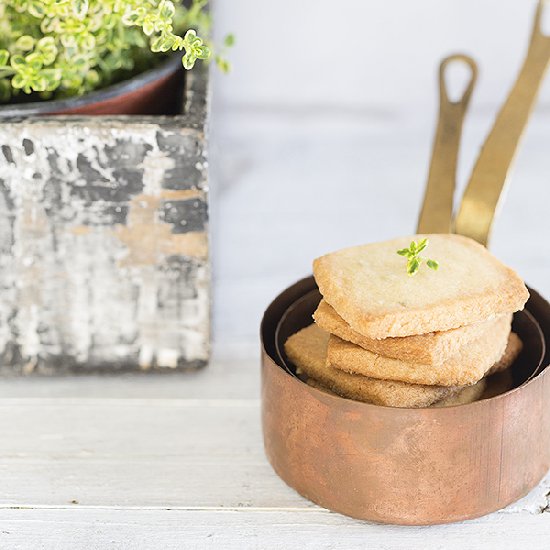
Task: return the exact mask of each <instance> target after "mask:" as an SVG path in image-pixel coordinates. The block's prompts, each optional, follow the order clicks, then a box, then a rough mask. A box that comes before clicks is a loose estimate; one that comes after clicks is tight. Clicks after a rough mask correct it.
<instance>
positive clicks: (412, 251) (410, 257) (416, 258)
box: [397, 238, 439, 275]
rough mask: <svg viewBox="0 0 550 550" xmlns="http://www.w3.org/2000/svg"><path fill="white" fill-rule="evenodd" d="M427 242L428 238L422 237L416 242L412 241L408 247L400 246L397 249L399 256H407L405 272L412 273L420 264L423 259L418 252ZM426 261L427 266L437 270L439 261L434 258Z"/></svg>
mask: <svg viewBox="0 0 550 550" xmlns="http://www.w3.org/2000/svg"><path fill="white" fill-rule="evenodd" d="M428 244H429V241H428V238H424V239H421V240H420V241H419V242H418V243H417V242H416V241H412V242H411V244H410V246H409V248H401V249H400V250H398V251H397V254H399V256H405V257H406V258H407V273H408V274H409V275H414V274H415V273H416V272H417V271H418V269H419V268H420V265H421V264H422V262H423V261H424V258H423V257H422V256H420V252H422V251H423V250H424V249H425V248H426V247H427V246H428ZM426 263H427V265H428V267H429V268H430V269H433V270H434V271H437V269H438V268H439V263H438V262H437V261H436V260H428V261H427V262H426Z"/></svg>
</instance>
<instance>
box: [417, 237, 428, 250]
mask: <svg viewBox="0 0 550 550" xmlns="http://www.w3.org/2000/svg"><path fill="white" fill-rule="evenodd" d="M427 246H428V239H427V238H426V239H422V240H421V241H420V242H419V243H418V244H417V246H416V252H417V253H420V252H422V251H423V250H424V249H425V248H426V247H427Z"/></svg>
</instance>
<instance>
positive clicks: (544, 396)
mask: <svg viewBox="0 0 550 550" xmlns="http://www.w3.org/2000/svg"><path fill="white" fill-rule="evenodd" d="M314 289H315V282H314V281H313V279H312V278H308V279H303V280H302V281H300V282H298V283H296V284H295V285H293V286H292V287H290V288H289V289H287V290H286V291H285V292H283V293H282V294H281V295H280V296H279V297H278V298H276V299H275V301H274V302H273V303H272V304H271V305H270V307H269V308H268V310H267V311H266V313H265V316H264V320H263V322H262V328H261V333H262V342H263V349H262V425H263V432H264V444H265V450H266V454H267V456H268V458H269V460H270V462H271V464H272V465H273V468H274V469H275V471H276V472H277V473H278V474H279V476H280V477H281V478H282V479H283V480H285V481H286V483H287V484H288V485H290V486H291V487H293V488H294V489H296V490H297V491H298V492H299V493H300V494H302V495H303V496H305V497H306V498H309V499H310V500H312V501H314V502H316V503H318V504H320V505H321V506H324V507H326V508H329V509H331V510H335V511H338V512H341V513H344V514H347V515H349V516H352V517H356V518H361V519H368V520H374V521H380V522H386V523H399V524H409V525H424V524H435V523H445V522H451V521H457V520H461V519H467V518H474V517H478V516H481V515H484V514H486V513H489V512H491V511H494V510H497V509H499V508H502V507H503V506H506V505H507V504H509V503H511V502H513V501H515V500H517V499H518V498H520V497H522V496H523V495H525V494H526V493H527V492H528V491H529V490H530V489H532V488H533V487H534V486H535V485H536V484H537V483H538V481H539V480H540V479H541V478H542V477H543V476H544V474H545V473H546V472H547V471H548V469H549V467H550V408H549V407H548V406H547V403H548V401H549V400H550V379H549V376H548V372H550V369H546V368H544V369H543V370H542V372H541V373H540V374H538V375H537V376H536V377H534V378H533V379H532V380H530V381H528V382H526V383H524V384H523V385H521V386H520V387H518V388H516V389H514V390H512V391H510V392H507V393H505V394H502V395H499V396H496V397H493V398H491V399H486V400H482V401H478V402H475V403H472V404H469V405H461V406H456V407H449V408H441V409H431V408H427V409H400V408H390V407H380V406H376V405H370V404H367V403H360V402H357V401H352V400H349V399H343V398H340V397H336V396H332V395H329V394H327V393H325V392H323V391H320V390H318V389H316V388H312V387H310V386H308V385H307V384H304V383H303V382H302V381H300V380H299V379H297V378H296V377H294V376H292V375H291V374H290V373H289V372H287V371H286V370H285V369H284V368H283V367H282V366H280V365H279V364H277V362H276V357H277V355H276V354H277V348H276V342H275V333H276V329H277V325H278V324H279V321H280V319H281V317H282V316H283V314H284V313H285V312H286V311H287V310H288V308H289V306H291V304H293V303H294V302H296V301H297V300H298V299H299V298H300V297H301V296H303V295H305V294H306V293H308V292H310V291H312V290H314ZM528 310H529V311H530V312H531V313H532V314H533V315H534V317H535V318H536V319H537V321H538V322H539V323H540V325H541V328H542V331H543V333H544V336H545V339H546V341H549V339H550V305H549V304H548V303H547V302H546V301H545V300H543V299H542V298H541V297H540V296H539V295H538V294H537V293H536V292H535V291H532V293H531V299H530V300H529V303H528ZM309 322H310V321H309V319H307V318H306V319H305V320H304V323H306V324H307V323H309ZM548 353H549V352H548V351H547V352H546V356H545V360H544V363H543V366H544V367H546V365H548V362H549V361H550V358H549V357H548Z"/></svg>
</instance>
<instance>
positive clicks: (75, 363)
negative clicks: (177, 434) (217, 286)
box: [0, 70, 209, 373]
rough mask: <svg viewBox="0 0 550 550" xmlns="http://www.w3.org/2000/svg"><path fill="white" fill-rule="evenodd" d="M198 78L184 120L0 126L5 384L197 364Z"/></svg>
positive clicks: (203, 315) (201, 233)
mask: <svg viewBox="0 0 550 550" xmlns="http://www.w3.org/2000/svg"><path fill="white" fill-rule="evenodd" d="M206 75H207V72H206V71H204V70H202V71H199V72H198V73H194V74H193V75H191V76H190V77H189V78H188V87H187V91H186V98H185V99H186V104H185V114H184V115H181V116H176V117H90V118H85V117H82V118H78V117H36V118H29V119H24V120H21V119H7V120H6V121H5V122H2V123H1V124H0V163H1V166H2V170H1V171H0V219H1V220H2V221H1V222H0V236H1V239H0V242H1V243H2V244H1V245H0V327H1V328H0V362H1V363H2V365H3V369H4V370H8V371H13V370H15V371H19V372H23V373H29V372H41V373H57V372H60V371H64V370H67V369H75V370H77V371H79V372H82V371H87V370H91V369H100V368H101V369H106V370H113V369H123V368H141V369H150V368H154V367H166V368H176V367H196V366H201V365H203V364H205V362H206V361H207V359H208V353H209V351H208V348H209V263H208V202H207V200H208V199H207V197H208V195H207V193H208V183H207V166H208V164H207V143H206V117H207V104H206V101H207V98H206V96H207V90H206V86H207V76H206Z"/></svg>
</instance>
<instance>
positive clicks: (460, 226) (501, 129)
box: [454, 0, 550, 245]
mask: <svg viewBox="0 0 550 550" xmlns="http://www.w3.org/2000/svg"><path fill="white" fill-rule="evenodd" d="M545 3H546V2H545V0H540V1H539V4H538V6H537V11H536V15H535V21H534V27H533V33H532V35H531V42H530V44H529V49H528V52H527V57H526V58H525V61H524V63H523V67H522V68H521V71H520V73H519V76H518V78H517V80H516V82H515V84H514V86H513V87H512V90H511V91H510V94H509V95H508V98H507V100H506V101H505V103H504V105H503V106H502V108H501V110H500V112H499V114H498V116H497V118H496V120H495V122H494V125H493V128H492V129H491V132H490V133H489V135H488V136H487V139H486V140H485V143H484V145H483V147H482V148H481V151H480V154H479V157H478V159H477V162H476V164H475V166H474V170H473V172H472V175H471V177H470V181H469V182H468V186H467V187H466V191H465V192H464V197H463V199H462V203H461V205H460V208H459V211H458V214H457V216H456V220H455V226H454V230H455V232H456V233H460V234H462V235H466V236H468V237H471V238H473V239H475V240H476V241H478V242H480V243H481V244H484V245H487V244H488V242H489V238H490V233H491V227H492V224H493V220H494V217H495V214H496V211H497V208H498V203H499V199H500V197H501V196H502V194H503V193H502V192H503V189H504V187H505V183H506V179H507V175H508V171H509V169H510V166H511V164H512V161H513V159H514V157H515V154H516V151H517V148H518V144H519V141H520V138H521V136H522V134H523V131H524V129H525V126H526V124H527V121H528V120H529V116H530V114H531V111H532V110H533V107H534V105H535V101H536V98H537V94H538V90H539V88H540V85H541V83H542V80H543V77H544V74H545V72H546V69H547V67H548V62H549V60H550V36H546V35H544V34H543V33H542V30H541V22H542V14H543V10H544V6H545Z"/></svg>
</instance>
